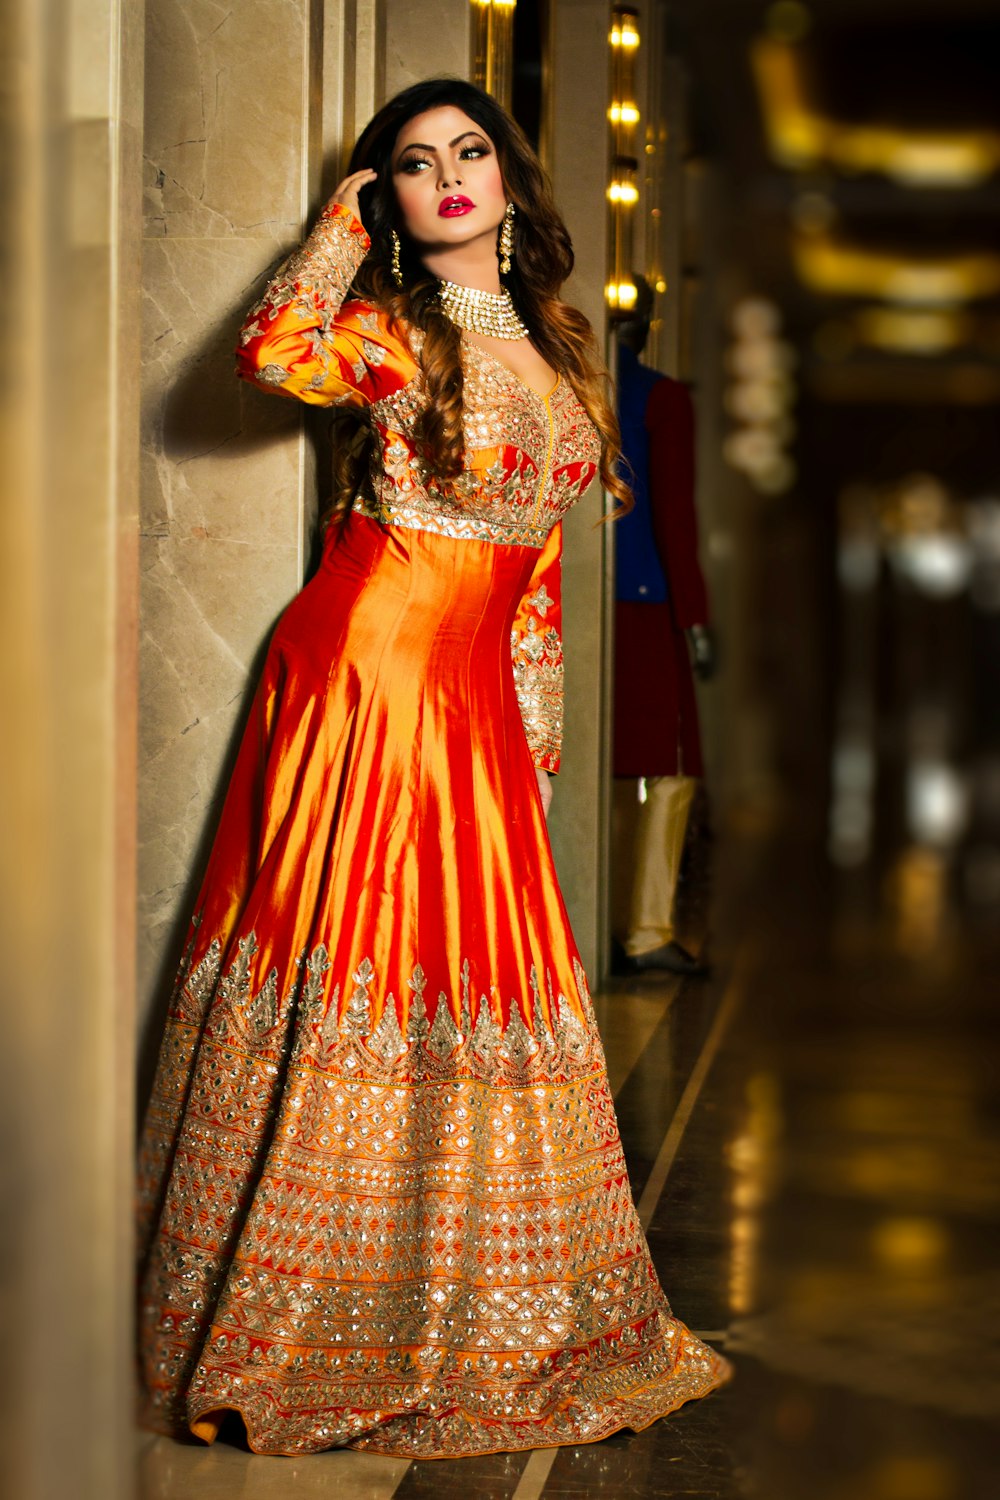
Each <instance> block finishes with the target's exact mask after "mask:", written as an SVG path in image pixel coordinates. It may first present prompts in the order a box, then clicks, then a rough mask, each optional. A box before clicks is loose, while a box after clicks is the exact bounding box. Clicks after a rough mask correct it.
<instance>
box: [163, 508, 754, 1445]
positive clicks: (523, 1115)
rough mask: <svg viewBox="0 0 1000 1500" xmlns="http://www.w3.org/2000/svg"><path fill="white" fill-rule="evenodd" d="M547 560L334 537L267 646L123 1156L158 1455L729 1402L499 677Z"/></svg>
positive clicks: (485, 549) (463, 545) (536, 1432)
mask: <svg viewBox="0 0 1000 1500" xmlns="http://www.w3.org/2000/svg"><path fill="white" fill-rule="evenodd" d="M536 558H537V553H535V552H533V551H532V550H531V549H529V548H521V547H499V546H493V545H490V544H487V543H479V542H472V541H467V540H461V541H459V540H453V539H449V538H445V537H439V536H433V535H429V534H427V533H423V532H419V531H404V530H401V529H399V528H384V527H381V526H379V525H378V524H377V523H376V522H374V521H372V520H370V519H367V518H364V517H361V516H352V517H351V518H350V520H349V521H348V522H347V523H346V524H345V526H344V527H343V529H342V531H341V532H340V533H339V534H337V536H336V537H335V538H334V539H333V540H332V541H331V542H330V544H329V545H328V547H327V550H326V551H325V553H324V558H323V563H322V566H321V567H320V569H319V571H318V573H317V575H316V577H315V578H314V579H313V580H312V581H311V582H310V583H309V584H308V585H307V586H306V588H305V589H304V590H303V591H302V593H301V594H300V595H299V596H298V598H297V599H296V600H294V601H293V603H292V604H291V605H290V606H289V608H288V610H287V611H286V612H285V614H284V615H283V617H282V619H281V621H280V622H279V625H278V628H277V630H276V631H275V634H274V637H273V639H272V642H271V645H270V648H269V651H268V655H267V659H266V662H265V666H264V669H263V673H262V676H261V680H260V683H259V686H258V688H257V692H256V696H255V699H254V703H253V707H252V710H251V714H250V718H249V721H248V723H247V727H246V730H245V732H244V735H243V739H242V742H241V745H240V749H239V753H238V757H237V761H236V765H235V769H234V772H233V776H232V779H231V782H230V785H229V789H228V792H227V796H226V800H225V803H224V807H223V811H222V815H221V820H220V823H219V827H218V831H217V833H216V837H215V841H214V844H213V847H212V852H211V856H210V859H209V862H208V867H207V870H206V874H205V878H204V881H203V884H202V889H201V893H200V896H199V899H198V902H197V907H196V912H195V915H194V918H193V920H192V924H191V928H190V932H189V940H188V944H187V949H186V952H185V956H184V960H183V962H182V965H181V970H180V973H179V975H178V980H177V985H176V988H175V992H174V996H173V999H172V1002H171V1005H170V1010H169V1016H168V1020H167V1027H166V1033H165V1037H164V1041H163V1044H162V1049H161V1054H160V1060H159V1066H158V1070H157V1076H156V1081H155V1084H154V1089H153V1096H152V1100H151V1104H150V1107H149V1111H148V1115H147V1120H146V1125H145V1129H144V1133H143V1139H142V1146H141V1155H140V1178H139V1198H140V1246H141V1258H142V1267H141V1296H140V1363H141V1379H142V1388H143V1403H144V1420H145V1421H146V1423H147V1424H148V1425H150V1426H152V1427H154V1428H155V1429H156V1430H159V1431H163V1432H170V1433H179V1432H183V1431H187V1430H189V1429H190V1430H193V1431H194V1432H195V1433H198V1434H199V1435H201V1436H203V1437H205V1438H208V1439H211V1438H212V1437H213V1436H214V1435H215V1432H216V1431H217V1429H218V1425H219V1422H220V1419H221V1415H222V1414H223V1413H224V1412H226V1411H227V1410H232V1411H236V1412H238V1413H239V1414H240V1416H241V1417H242V1419H243V1421H244V1423H245V1425H246V1428H247V1433H248V1437H249V1441H250V1445H251V1447H252V1448H253V1449H254V1450H255V1451H258V1452H264V1453H301V1452H310V1451H315V1450H318V1449H323V1448H329V1447H333V1446H338V1445H350V1446H353V1447H355V1448H366V1449H370V1450H373V1451H377V1452H381V1453H390V1454H396V1455H401V1456H407V1457H442V1456H457V1455H461V1454H472V1453H484V1452H492V1451H498V1450H509V1449H519V1448H530V1447H542V1446H548V1445H551V1444H557V1443H578V1442H586V1441H592V1440H595V1439H597V1438H600V1437H603V1436H606V1435H607V1434H609V1433H611V1432H613V1431H615V1430H617V1429H619V1428H622V1427H626V1426H628V1427H633V1428H639V1427H642V1426H645V1425H647V1424H648V1423H649V1422H651V1421H653V1420H654V1419H655V1418H656V1417H658V1416H662V1415H664V1414H665V1413H666V1412H668V1411H671V1410H673V1409H674V1408H675V1407H677V1406H679V1405H680V1404H681V1403H682V1402H684V1401H686V1400H689V1399H691V1398H692V1397H696V1396H702V1395H705V1394H707V1393H708V1392H709V1391H710V1390H712V1389H713V1388H715V1387H716V1386H718V1385H720V1384H721V1383H722V1382H723V1381H724V1380H725V1379H727V1378H728V1377H729V1375H730V1374H731V1368H730V1366H729V1365H728V1363H727V1361H726V1360H725V1359H724V1358H723V1357H722V1356H721V1355H719V1354H717V1353H716V1352H715V1351H713V1350H712V1349H711V1348H709V1347H708V1346H707V1345H706V1344H704V1343H702V1342H701V1341H700V1340H699V1339H698V1338H697V1337H696V1336H695V1335H694V1334H693V1333H692V1332H691V1331H690V1330H689V1329H687V1328H686V1327H685V1325H684V1324H683V1323H682V1322H680V1321H679V1320H678V1319H676V1318H675V1317H674V1316H673V1314H672V1312H671V1309H670V1306H669V1304H668V1302H667V1299H666V1297H665V1295H664V1292H663V1290H662V1288H661V1287H660V1284H659V1282H658V1280H657V1277H656V1274H655V1271H654V1269H653V1266H652V1263H651V1261H650V1257H649V1252H648V1249H647V1246H646V1242H645V1239H644V1237H643V1234H642V1231H641V1228H640V1226H639V1222H638V1219H637V1216H636V1212H635V1208H634V1206H633V1201H632V1196H631V1192H630V1188H629V1182H628V1176H627V1172H626V1168H625V1162H624V1158H623V1154H622V1148H621V1142H620V1138H619V1134H618V1127H617V1123H616V1120H615V1114H614V1107H613V1104H612V1100H611V1096H610V1092H609V1087H608V1080H607V1072H606V1068H605V1063H604V1056H603V1052H602V1048H601V1042H600V1038H599V1035H598V1031H597V1026H596V1023H595V1019H594V1013H593V1009H592V1006H591V1003H590V998H589V995H588V992H587V984H586V980H585V977H584V973H583V969H582V967H581V964H580V960H579V955H578V952H577V950H576V947H575V945H574V942H573V938H572V934H571V932H570V927H569V923H568V919H567V916H566V912H565V908H564V906H563V902H562V899H561V896H560V893H559V888H558V883H557V881H556V876H555V871H554V867H553V864H552V857H551V851H550V848H549V843H548V838H547V835H546V830H545V821H544V816H543V813H542V809H541V801H540V797H539V794H538V789H537V784H536V779H535V774H534V769H533V766H532V762H531V757H530V754H529V751H528V747H527V742H526V740H525V736H524V730H523V728H522V724H521V719H520V713H519V708H518V703H517V696H516V692H515V687H514V680H513V674H512V670H511V658H510V630H511V624H512V621H513V617H514V612H515V609H516V607H517V603H518V601H519V599H520V597H521V594H522V593H523V591H524V588H525V587H526V585H527V583H528V579H529V578H530V575H531V570H532V565H533V563H534V561H535V560H536Z"/></svg>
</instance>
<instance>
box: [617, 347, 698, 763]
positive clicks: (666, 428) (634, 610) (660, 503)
mask: <svg viewBox="0 0 1000 1500" xmlns="http://www.w3.org/2000/svg"><path fill="white" fill-rule="evenodd" d="M622 352H623V353H624V352H625V351H622ZM632 359H633V360H634V356H632ZM635 363H636V365H637V364H638V362H637V361H636V362H635ZM639 368H643V367H639ZM624 426H625V424H624V423H623V428H624ZM644 427H645V432H646V436H647V439H648V474H647V475H645V476H642V477H644V478H646V480H647V483H646V486H645V488H646V490H647V493H648V510H649V520H650V522H651V523H652V534H653V538H654V539H655V546H656V551H657V554H658V557H659V562H660V565H661V567H662V569H663V573H664V575H665V577H666V581H667V595H668V597H667V599H666V600H665V601H664V602H662V603H646V602H643V601H642V600H641V599H634V598H633V599H622V598H620V597H619V599H618V600H617V603H616V605H615V711H614V774H615V775H616V776H701V775H702V758H701V739H700V735H699V732H698V710H697V704H696V701H695V693H694V680H693V676H692V671H691V661H690V657H689V654H688V647H687V640H686V638H685V635H684V631H685V630H686V629H688V628H689V627H690V626H692V625H706V624H707V623H708V618H709V613H708V595H707V590H706V587H705V579H704V576H703V574H702V571H701V566H700V564H699V562H698V521H697V515H696V513H695V504H694V441H695V434H694V410H693V407H692V404H691V397H690V395H689V394H688V391H687V388H686V387H685V386H683V385H682V384H681V383H680V381H677V380H672V379H670V377H669V376H666V375H664V376H662V377H661V378H660V379H658V380H656V381H655V383H654V384H652V386H651V388H650V389H649V394H648V396H647V398H646V404H645V416H644ZM628 456H629V457H630V458H631V455H630V454H629V455H628ZM632 462H633V465H634V466H635V468H636V471H637V475H638V473H639V465H638V464H637V463H636V461H635V459H632ZM636 488H637V491H638V488H639V486H638V485H637V486H636ZM640 504H641V501H640V498H639V495H638V493H637V511H638V509H639V506H640ZM641 519H642V518H641V516H639V515H636V516H635V517H634V519H633V516H631V515H630V516H626V517H625V518H624V519H623V520H622V521H620V522H619V523H618V526H619V528H625V527H628V526H630V525H633V524H634V521H635V522H638V523H640V524H641ZM619 593H620V590H619Z"/></svg>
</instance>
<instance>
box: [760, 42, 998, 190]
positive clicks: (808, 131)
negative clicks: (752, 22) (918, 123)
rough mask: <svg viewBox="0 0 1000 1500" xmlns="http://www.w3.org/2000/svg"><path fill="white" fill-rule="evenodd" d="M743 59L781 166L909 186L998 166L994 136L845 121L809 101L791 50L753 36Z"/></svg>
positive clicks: (948, 182)
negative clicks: (878, 175)
mask: <svg viewBox="0 0 1000 1500" xmlns="http://www.w3.org/2000/svg"><path fill="white" fill-rule="evenodd" d="M751 61H752V64H753V71H754V76H755V78H756V81H757V91H758V94H759V96H760V102H761V109H762V112H763V115H764V122H765V126H766V128H767V133H768V137H769V140H770V144H771V152H772V155H773V156H774V158H775V160H776V161H778V162H779V163H780V164H781V165H782V166H786V167H793V168H795V169H797V170H801V169H802V168H806V167H817V166H820V165H821V164H823V163H829V164H831V165H832V166H835V167H839V168H840V169H841V170H842V171H845V172H882V173H884V174H885V175H886V176H889V177H894V178H896V180H897V181H899V182H905V183H907V184H908V185H909V186H912V187H955V188H960V187H967V186H968V185H969V184H970V183H974V182H982V181H984V180H985V179H986V178H988V177H990V176H991V175H992V174H993V173H994V172H995V171H996V170H997V168H998V167H1000V132H998V131H995V130H905V129H902V128H900V127H894V126H889V125H852V124H846V123H845V122H843V121H840V120H832V119H830V118H829V116H827V115H824V114H823V112H822V111H821V110H820V109H818V108H817V106H816V105H815V104H814V103H813V101H812V100H811V99H810V98H809V96H808V90H807V88H806V82H805V78H804V76H803V70H802V53H801V51H800V50H799V49H798V48H796V47H792V46H789V45H787V44H786V43H785V42H782V41H775V40H774V39H772V38H767V37H760V38H758V39H757V41H755V42H754V44H753V47H752V49H751Z"/></svg>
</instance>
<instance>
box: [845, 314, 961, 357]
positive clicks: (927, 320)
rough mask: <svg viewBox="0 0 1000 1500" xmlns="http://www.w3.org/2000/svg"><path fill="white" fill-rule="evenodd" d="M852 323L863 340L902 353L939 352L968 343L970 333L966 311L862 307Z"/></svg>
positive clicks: (879, 347)
mask: <svg viewBox="0 0 1000 1500" xmlns="http://www.w3.org/2000/svg"><path fill="white" fill-rule="evenodd" d="M854 326H855V328H856V329H857V333H858V337H859V339H860V340H861V342H862V343H865V344H871V345H873V346H874V347H875V348H877V349H891V350H893V351H894V352H896V353H902V354H938V353H942V352H943V351H944V350H946V349H955V348H958V347H959V346H960V345H962V344H964V343H967V342H968V340H969V338H970V336H971V333H972V320H971V319H970V318H969V317H968V316H967V315H965V314H962V313H956V312H942V311H940V310H937V311H930V310H923V311H919V312H918V311H914V310H911V309H903V308H894V307H865V308H862V309H861V310H860V311H859V312H858V313H856V314H855V317H854Z"/></svg>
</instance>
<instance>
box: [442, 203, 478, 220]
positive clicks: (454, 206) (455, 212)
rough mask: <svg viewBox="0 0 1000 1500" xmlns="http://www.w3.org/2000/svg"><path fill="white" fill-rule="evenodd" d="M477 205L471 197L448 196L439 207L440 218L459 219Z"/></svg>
mask: <svg viewBox="0 0 1000 1500" xmlns="http://www.w3.org/2000/svg"><path fill="white" fill-rule="evenodd" d="M475 206H476V205H475V204H474V203H473V201H472V199H471V198H446V199H445V200H444V202H443V203H442V205H441V207H440V208H439V209H438V218H439V219H457V218H459V217H460V216H461V215H462V214H467V213H468V212H469V210H470V209H473V208H475Z"/></svg>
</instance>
